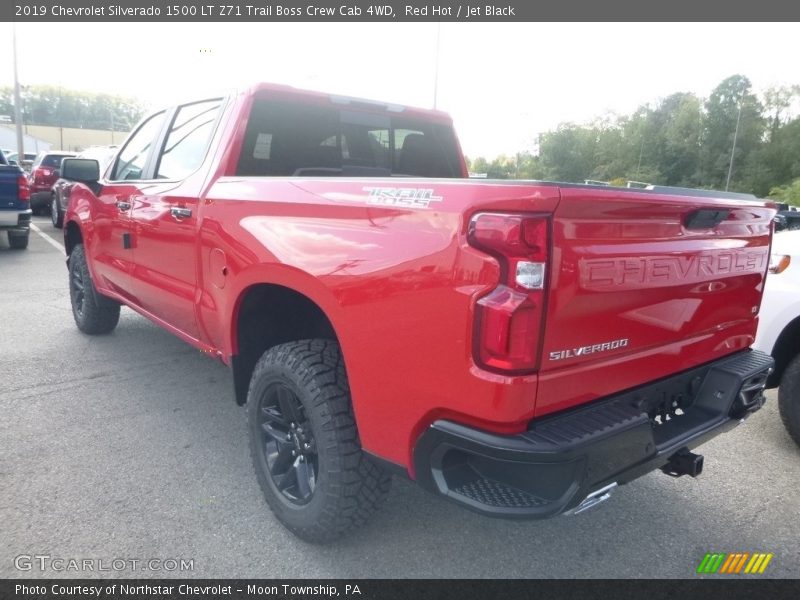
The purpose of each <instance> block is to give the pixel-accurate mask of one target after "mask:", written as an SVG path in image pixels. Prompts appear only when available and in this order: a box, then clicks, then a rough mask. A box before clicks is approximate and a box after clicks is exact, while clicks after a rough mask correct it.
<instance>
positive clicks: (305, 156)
mask: <svg viewBox="0 0 800 600" xmlns="http://www.w3.org/2000/svg"><path fill="white" fill-rule="evenodd" d="M460 169H461V167H460V158H459V152H458V146H457V144H456V141H455V136H454V135H453V131H452V128H451V127H450V126H448V125H442V124H438V123H432V122H427V121H423V120H419V119H414V118H409V117H405V116H403V115H402V114H393V113H388V111H387V113H381V112H372V111H367V110H364V111H358V110H352V109H350V108H347V109H345V108H341V109H340V108H337V107H335V106H325V105H322V106H320V105H316V104H305V103H302V102H293V103H289V102H283V101H275V100H267V99H257V100H256V101H255V102H254V103H253V109H252V111H251V114H250V118H249V120H248V126H247V130H246V132H245V140H244V145H243V148H242V154H241V156H240V159H239V164H238V168H237V174H238V175H248V176H265V177H270V176H273V177H274V176H284V177H285V176H302V177H313V176H339V175H343V176H348V175H349V176H355V177H368V176H378V177H388V176H398V177H400V176H407V177H441V178H450V177H460V176H461V170H460Z"/></svg>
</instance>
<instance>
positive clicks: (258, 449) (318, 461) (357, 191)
mask: <svg viewBox="0 0 800 600" xmlns="http://www.w3.org/2000/svg"><path fill="white" fill-rule="evenodd" d="M62 177H65V178H67V179H71V180H73V181H76V182H77V183H76V184H75V185H74V187H73V189H72V192H71V194H70V200H69V206H68V209H67V212H66V215H65V218H64V241H65V246H66V250H67V254H68V259H67V265H68V271H69V290H70V298H71V302H72V312H73V316H74V319H75V322H76V323H77V326H78V328H79V329H80V330H81V331H83V332H85V333H87V334H106V333H109V332H111V331H112V330H113V329H114V328H115V326H116V325H117V322H118V319H119V314H120V306H121V305H126V306H128V307H130V308H132V309H133V310H135V311H137V312H139V313H141V314H142V315H144V316H145V317H148V318H149V319H151V320H153V321H154V322H155V323H157V324H159V325H160V326H162V327H163V328H165V329H167V330H168V331H170V332H172V333H174V334H175V335H177V336H179V337H180V338H182V339H183V340H185V341H186V342H188V343H189V344H192V345H193V346H195V347H196V348H198V349H199V350H201V351H202V352H204V353H206V354H209V355H211V356H213V357H216V358H218V359H219V360H221V361H223V362H224V363H226V364H227V365H229V366H230V367H231V370H232V375H233V377H232V379H233V388H234V396H235V399H236V401H237V402H238V403H239V404H241V405H245V406H246V412H247V416H248V423H249V425H248V436H249V440H250V448H251V454H252V460H253V464H254V468H255V474H256V477H257V480H258V483H259V485H260V487H261V489H262V491H263V493H264V496H265V499H266V502H267V503H268V504H269V506H270V508H271V509H272V511H273V512H274V513H275V515H276V516H277V518H278V519H279V520H280V521H281V522H282V523H283V524H284V525H285V526H286V527H288V528H289V529H290V530H291V531H293V532H294V533H295V534H297V535H298V536H300V537H302V538H304V539H307V540H312V541H318V542H321V541H328V540H331V539H334V538H336V537H337V536H339V535H341V534H342V533H344V532H345V531H347V530H349V529H352V528H353V527H355V526H358V525H361V524H362V523H364V522H365V521H366V519H367V518H368V517H369V515H370V514H371V513H372V512H373V511H374V510H375V508H376V507H377V506H378V505H379V504H380V502H381V501H382V500H383V499H384V497H385V496H386V495H387V492H388V489H389V484H390V481H391V479H390V476H391V474H393V473H398V474H404V475H405V476H407V477H409V478H411V479H413V480H415V481H417V482H418V483H419V484H420V485H422V486H424V487H425V488H426V489H428V490H430V491H432V492H434V493H437V494H440V495H442V496H444V497H446V498H447V499H449V500H451V501H453V502H455V503H457V504H459V505H461V506H464V507H467V508H470V509H472V510H475V511H477V512H479V513H482V514H484V515H491V516H501V517H511V518H544V517H550V516H554V515H558V514H562V513H576V512H581V511H583V510H585V509H586V508H588V507H590V506H593V505H594V504H597V503H599V502H601V501H603V500H605V499H606V498H608V496H609V494H610V492H611V491H612V490H613V489H614V488H615V487H617V486H619V485H621V484H624V483H626V482H629V481H631V480H632V479H634V478H636V477H639V476H641V475H643V474H645V473H648V472H650V471H652V470H657V469H661V470H662V471H664V472H665V473H667V474H669V475H672V476H681V475H685V474H688V475H691V476H696V475H698V474H699V473H700V471H701V469H702V465H703V458H702V456H700V455H698V454H695V453H694V452H692V450H693V449H694V448H695V447H696V446H697V445H699V444H701V443H703V442H705V441H706V440H708V439H710V438H712V437H713V436H716V435H718V434H720V433H722V432H725V431H727V430H729V429H731V428H732V427H734V426H735V425H737V424H738V423H740V422H741V421H742V420H743V419H745V418H746V417H747V416H748V415H749V414H751V413H752V412H753V411H755V410H757V409H759V408H760V407H761V405H762V403H763V402H764V396H763V394H762V391H763V389H764V385H765V382H766V379H767V377H768V375H769V373H770V370H771V369H772V367H773V361H772V359H771V358H770V357H769V356H768V355H766V354H764V353H761V352H757V351H754V350H752V349H751V348H750V345H751V344H752V343H753V339H754V336H755V332H756V325H757V315H758V311H759V305H760V302H761V294H762V288H763V285H764V278H765V274H766V271H767V266H768V262H769V254H770V240H771V235H772V227H771V222H772V218H773V215H774V214H775V210H774V209H773V208H771V207H770V206H767V205H765V204H763V203H759V202H757V201H755V200H741V199H735V198H729V197H728V198H726V197H725V195H724V194H723V193H719V194H717V193H708V192H706V193H704V194H700V193H698V194H697V195H692V193H691V191H689V192H687V191H686V190H682V191H681V192H680V193H676V194H667V193H663V192H660V191H652V190H634V189H616V188H609V187H593V186H587V185H573V184H560V183H549V182H539V181H511V182H509V181H506V182H500V181H485V180H481V181H474V180H469V179H467V171H466V166H465V161H464V158H463V156H462V154H461V151H460V146H459V143H458V141H457V138H456V136H455V134H454V131H453V127H452V122H451V120H450V118H449V117H448V116H447V115H445V114H443V113H441V112H437V111H431V110H421V109H413V108H406V107H402V106H397V105H393V104H385V103H380V102H373V101H366V100H358V99H352V98H345V97H341V96H336V95H327V94H322V93H317V92H309V91H301V90H297V89H293V88H289V87H284V86H276V85H268V84H261V85H257V86H255V87H253V88H251V89H248V90H246V91H244V92H241V93H237V94H233V95H231V96H228V97H220V98H208V99H204V100H200V101H198V102H192V103H188V104H182V105H178V106H173V107H170V108H167V109H164V110H160V111H157V112H155V113H153V114H151V115H150V116H148V117H147V118H145V119H144V120H143V121H142V122H141V123H140V124H139V125H138V126H137V127H136V129H135V130H134V131H133V132H132V133H131V135H130V136H129V137H128V139H127V140H126V142H125V143H124V145H123V146H122V147H121V148H120V149H119V150H118V151H117V154H116V156H115V157H114V159H113V160H112V161H111V162H110V164H109V166H108V167H107V169H105V172H104V173H100V172H99V168H98V164H97V162H96V161H92V160H84V159H65V160H64V162H63V165H62ZM179 383H180V382H179V381H177V380H176V384H179Z"/></svg>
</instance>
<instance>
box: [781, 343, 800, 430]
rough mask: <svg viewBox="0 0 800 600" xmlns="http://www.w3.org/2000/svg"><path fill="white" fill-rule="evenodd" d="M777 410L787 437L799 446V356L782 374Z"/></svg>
mask: <svg viewBox="0 0 800 600" xmlns="http://www.w3.org/2000/svg"><path fill="white" fill-rule="evenodd" d="M778 409H779V411H780V413H781V420H782V421H783V424H784V425H785V426H786V430H787V431H788V432H789V435H790V436H792V439H794V441H795V442H796V443H797V444H798V445H800V355H797V356H795V357H794V358H793V359H792V361H791V362H790V363H789V366H788V367H786V370H785V371H784V372H783V377H781V384H780V387H779V388H778Z"/></svg>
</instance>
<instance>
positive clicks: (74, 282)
mask: <svg viewBox="0 0 800 600" xmlns="http://www.w3.org/2000/svg"><path fill="white" fill-rule="evenodd" d="M69 298H70V301H71V302H72V316H73V317H75V323H76V324H77V325H78V329H80V330H81V331H82V332H84V333H88V334H90V335H100V334H104V333H110V332H111V331H113V330H114V328H115V327H116V326H117V323H118V322H119V309H120V306H119V304H118V303H117V302H115V301H114V300H111V299H110V298H106V297H105V296H103V295H101V294H100V293H98V292H97V290H96V289H95V287H94V283H93V282H92V278H91V276H90V275H89V267H88V266H87V264H86V255H85V254H84V251H83V244H78V245H77V246H75V248H73V249H72V254H70V256H69Z"/></svg>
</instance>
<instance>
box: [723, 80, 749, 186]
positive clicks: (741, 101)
mask: <svg viewBox="0 0 800 600" xmlns="http://www.w3.org/2000/svg"><path fill="white" fill-rule="evenodd" d="M742 104H744V87H742V93H741V95H740V96H739V113H738V114H737V115H736V129H735V130H734V132H733V145H732V146H731V162H730V164H729V165H728V180H727V181H726V182H725V191H726V192H727V191H728V186H730V184H731V173H732V172H733V155H734V154H735V153H736V138H737V137H739V121H740V120H741V119H742Z"/></svg>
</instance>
